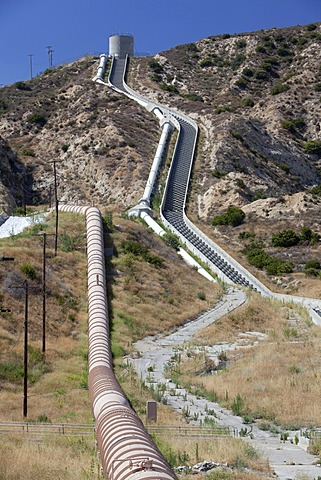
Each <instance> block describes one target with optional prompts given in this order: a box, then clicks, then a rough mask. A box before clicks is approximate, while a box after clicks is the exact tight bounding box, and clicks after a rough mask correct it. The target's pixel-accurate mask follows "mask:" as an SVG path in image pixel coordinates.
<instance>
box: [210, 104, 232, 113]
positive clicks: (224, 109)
mask: <svg viewBox="0 0 321 480" xmlns="http://www.w3.org/2000/svg"><path fill="white" fill-rule="evenodd" d="M230 111H231V108H230V107H229V106H227V105H226V106H224V105H223V106H220V107H216V108H215V110H214V113H216V115H219V114H220V113H223V112H230Z"/></svg>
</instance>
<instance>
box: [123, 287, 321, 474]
mask: <svg viewBox="0 0 321 480" xmlns="http://www.w3.org/2000/svg"><path fill="white" fill-rule="evenodd" d="M245 300H246V294H245V293H244V292H243V291H241V290H237V289H234V288H229V289H228V291H227V293H226V295H224V297H223V298H222V299H221V301H220V302H219V303H218V304H217V305H216V306H215V307H214V308H213V309H212V310H210V311H208V312H206V313H204V314H202V315H200V316H199V317H198V318H197V319H196V320H193V321H191V322H189V323H187V324H185V325H184V326H182V327H180V328H179V329H178V330H177V331H176V332H174V333H172V334H170V335H167V336H164V337H161V336H155V337H146V338H144V339H143V340H140V341H138V342H136V343H135V345H134V347H135V349H136V351H137V352H139V354H140V356H139V358H129V361H130V363H131V364H132V365H133V366H134V368H135V370H136V371H137V373H138V375H139V376H140V377H141V378H142V380H144V381H145V382H146V383H147V384H150V385H153V386H154V388H157V385H160V384H162V385H166V389H165V393H164V396H165V397H166V401H167V404H168V405H169V406H170V407H172V408H173V409H174V410H175V411H177V412H179V413H181V414H182V413H183V412H184V414H185V416H186V415H188V416H189V419H191V423H192V422H193V421H194V422H197V423H198V424H200V423H201V421H202V422H203V421H204V419H205V417H211V415H209V414H208V411H209V410H214V412H215V416H213V419H215V421H216V424H217V425H219V426H228V427H230V429H231V431H235V432H236V433H237V432H240V430H241V429H242V428H243V429H245V428H247V430H248V431H249V430H250V427H249V425H245V424H244V423H243V420H242V418H241V417H238V416H235V415H233V414H232V413H231V412H230V411H229V410H226V409H223V408H222V407H221V406H220V405H219V404H218V403H215V402H210V401H208V400H205V399H202V398H197V397H196V396H194V395H191V394H190V393H187V392H186V391H185V389H183V388H177V387H176V385H175V384H174V383H173V382H171V381H169V380H166V379H165V376H164V366H165V365H166V364H167V363H168V362H169V360H170V359H171V357H172V356H173V355H174V354H175V352H177V350H178V348H179V347H180V346H182V345H183V344H185V346H186V344H187V343H188V342H189V341H190V340H191V338H192V336H193V335H194V334H195V333H196V332H197V331H199V330H201V329H203V328H205V327H206V326H207V325H210V324H211V323H212V322H214V321H215V320H217V319H218V318H220V317H221V316H223V315H225V314H226V313H228V312H229V311H231V310H234V309H235V308H237V307H238V306H240V305H241V304H242V303H244V302H245ZM232 348H233V346H232ZM221 350H222V345H217V353H219V352H220V351H221ZM193 419H194V420H193ZM196 419H197V420H196ZM251 433H252V435H251V437H252V436H253V438H251V437H250V436H249V435H247V436H246V437H244V439H245V440H247V441H248V442H249V443H251V444H252V445H253V446H254V447H256V448H257V449H258V450H259V451H261V452H262V454H263V455H264V456H265V457H267V458H268V459H269V462H270V465H271V467H272V469H273V470H274V471H275V473H276V475H277V476H278V477H279V478H280V479H281V480H287V479H294V478H296V477H297V476H298V475H299V476H300V475H307V476H309V477H311V478H318V477H320V475H321V468H320V467H319V466H316V465H313V463H314V462H315V461H316V460H317V457H315V456H313V455H310V454H309V453H307V451H306V448H307V445H308V442H307V440H306V439H305V438H304V437H302V436H299V435H300V432H290V438H292V439H293V438H294V436H295V434H297V435H298V436H299V444H298V445H295V442H293V443H291V441H290V440H287V441H286V442H285V443H283V442H281V440H280V435H273V434H272V433H270V432H267V431H262V430H259V429H258V428H257V427H255V426H253V430H252V432H251ZM209 460H214V461H215V459H209Z"/></svg>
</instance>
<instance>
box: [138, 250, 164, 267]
mask: <svg viewBox="0 0 321 480" xmlns="http://www.w3.org/2000/svg"><path fill="white" fill-rule="evenodd" d="M143 259H144V260H145V262H147V263H150V264H151V265H154V266H155V267H162V266H163V265H164V260H163V259H162V258H160V257H158V256H157V255H153V254H152V253H149V252H146V253H145V254H144V255H143Z"/></svg>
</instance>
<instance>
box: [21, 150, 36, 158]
mask: <svg viewBox="0 0 321 480" xmlns="http://www.w3.org/2000/svg"><path fill="white" fill-rule="evenodd" d="M20 154H21V155H23V156H25V157H35V152H33V151H32V150H29V149H28V148H23V149H22V150H20Z"/></svg>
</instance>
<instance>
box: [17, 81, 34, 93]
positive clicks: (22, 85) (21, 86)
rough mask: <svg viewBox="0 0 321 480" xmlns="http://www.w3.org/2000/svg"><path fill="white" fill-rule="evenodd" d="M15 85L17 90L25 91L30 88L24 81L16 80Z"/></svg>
mask: <svg viewBox="0 0 321 480" xmlns="http://www.w3.org/2000/svg"><path fill="white" fill-rule="evenodd" d="M15 87H16V88H17V89H18V90H25V91H29V90H31V88H30V87H29V85H27V84H26V83H25V82H17V83H16V84H15Z"/></svg>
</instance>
